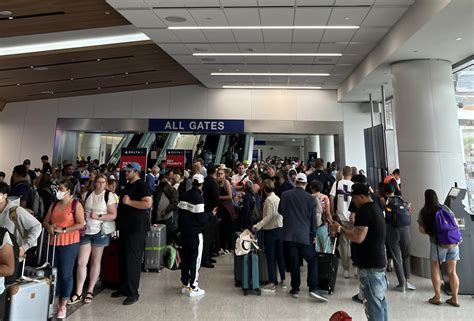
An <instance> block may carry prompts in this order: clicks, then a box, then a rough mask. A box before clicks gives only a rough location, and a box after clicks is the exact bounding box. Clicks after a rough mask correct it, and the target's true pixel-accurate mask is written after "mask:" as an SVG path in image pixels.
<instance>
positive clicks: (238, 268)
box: [234, 252, 244, 288]
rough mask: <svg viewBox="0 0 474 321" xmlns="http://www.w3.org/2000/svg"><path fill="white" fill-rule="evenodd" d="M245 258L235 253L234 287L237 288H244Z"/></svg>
mask: <svg viewBox="0 0 474 321" xmlns="http://www.w3.org/2000/svg"><path fill="white" fill-rule="evenodd" d="M243 259H244V257H243V256H242V255H235V252H234V285H235V287H236V288H240V287H241V286H242V269H243V268H244V265H243Z"/></svg>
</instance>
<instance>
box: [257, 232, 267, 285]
mask: <svg viewBox="0 0 474 321" xmlns="http://www.w3.org/2000/svg"><path fill="white" fill-rule="evenodd" d="M257 240H258V246H259V247H260V249H259V250H257V254H258V270H259V278H260V283H264V284H265V283H268V281H270V280H269V277H268V266H267V256H266V255H265V250H264V248H265V241H264V237H263V230H260V231H259V232H258V233H257Z"/></svg>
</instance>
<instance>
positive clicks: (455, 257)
mask: <svg viewBox="0 0 474 321" xmlns="http://www.w3.org/2000/svg"><path fill="white" fill-rule="evenodd" d="M436 248H438V250H436ZM438 251H439V258H438ZM430 258H431V261H433V262H437V261H441V262H446V261H459V246H456V247H454V248H452V249H446V248H444V247H441V246H438V245H436V244H434V243H431V247H430Z"/></svg>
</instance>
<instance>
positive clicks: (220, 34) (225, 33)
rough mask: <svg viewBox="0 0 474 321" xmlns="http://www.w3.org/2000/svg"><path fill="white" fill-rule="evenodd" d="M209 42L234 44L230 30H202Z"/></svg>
mask: <svg viewBox="0 0 474 321" xmlns="http://www.w3.org/2000/svg"><path fill="white" fill-rule="evenodd" d="M202 32H203V33H204V35H205V36H206V38H207V39H208V40H209V42H234V41H235V39H234V34H233V33H232V30H202Z"/></svg>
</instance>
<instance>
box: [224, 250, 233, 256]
mask: <svg viewBox="0 0 474 321" xmlns="http://www.w3.org/2000/svg"><path fill="white" fill-rule="evenodd" d="M224 251H225V254H227V255H229V254H232V252H231V251H229V250H224Z"/></svg>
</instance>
